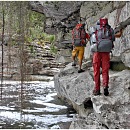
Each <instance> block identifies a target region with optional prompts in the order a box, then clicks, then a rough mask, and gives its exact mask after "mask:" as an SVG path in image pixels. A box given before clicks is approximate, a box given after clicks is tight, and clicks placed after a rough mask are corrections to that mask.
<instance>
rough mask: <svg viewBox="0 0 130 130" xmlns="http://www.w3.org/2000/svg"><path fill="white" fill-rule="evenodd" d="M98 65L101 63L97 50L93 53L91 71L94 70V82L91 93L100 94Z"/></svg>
mask: <svg viewBox="0 0 130 130" xmlns="http://www.w3.org/2000/svg"><path fill="white" fill-rule="evenodd" d="M100 65H101V56H100V53H99V52H96V53H94V54H93V71H94V82H95V87H94V91H93V94H94V95H99V94H100Z"/></svg>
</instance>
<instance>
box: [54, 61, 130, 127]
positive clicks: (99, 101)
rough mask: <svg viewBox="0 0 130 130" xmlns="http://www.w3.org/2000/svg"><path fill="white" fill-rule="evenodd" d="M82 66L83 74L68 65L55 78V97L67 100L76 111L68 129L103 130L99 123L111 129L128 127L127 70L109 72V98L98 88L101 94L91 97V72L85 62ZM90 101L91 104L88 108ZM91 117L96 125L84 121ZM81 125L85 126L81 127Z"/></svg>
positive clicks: (129, 80) (129, 72)
mask: <svg viewBox="0 0 130 130" xmlns="http://www.w3.org/2000/svg"><path fill="white" fill-rule="evenodd" d="M83 66H84V67H83V68H84V69H86V71H85V72H84V73H80V74H79V73H77V69H78V68H77V67H72V66H71V64H68V65H67V67H65V68H64V69H63V70H61V72H60V73H59V74H57V75H55V77H54V83H55V88H56V91H57V93H58V95H59V96H60V97H62V98H63V97H64V98H66V99H68V100H69V102H71V104H72V105H73V107H74V108H75V109H76V110H77V112H78V116H79V117H75V120H74V121H73V123H72V124H71V128H74V129H77V128H89V129H90V128H91V127H92V128H103V127H98V126H99V124H103V125H104V126H105V127H106V128H110V129H116V128H121V129H122V128H124V129H126V128H130V121H129V117H130V111H129V110H130V90H128V87H130V70H123V71H120V72H117V71H110V83H109V92H110V95H109V96H107V97H106V96H104V94H103V87H102V86H101V93H102V94H101V95H100V96H94V95H93V94H92V90H93V88H94V81H93V69H92V68H91V67H88V63H84V64H83ZM101 82H102V80H101ZM90 102H92V106H91V109H90V104H91V103H90ZM92 115H93V116H92ZM90 117H91V118H92V119H93V120H95V117H96V120H98V122H97V121H93V122H92V121H90V122H87V121H88V120H89V118H90ZM82 118H83V120H82ZM92 119H91V120H92ZM77 120H78V121H77ZM83 122H84V126H82V124H83ZM85 122H86V123H85ZM85 124H86V125H85ZM97 124H98V125H97ZM81 126H82V127H81Z"/></svg>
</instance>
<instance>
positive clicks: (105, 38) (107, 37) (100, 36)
mask: <svg viewBox="0 0 130 130" xmlns="http://www.w3.org/2000/svg"><path fill="white" fill-rule="evenodd" d="M95 37H96V41H97V42H96V43H97V50H98V52H110V51H111V50H112V48H113V41H114V31H113V29H112V28H111V27H110V25H108V19H107V18H104V19H103V18H101V19H100V25H97V27H96V31H95Z"/></svg>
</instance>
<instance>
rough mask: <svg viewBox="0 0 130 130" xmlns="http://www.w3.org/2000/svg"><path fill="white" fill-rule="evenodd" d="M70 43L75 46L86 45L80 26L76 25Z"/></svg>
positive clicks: (82, 29)
mask: <svg viewBox="0 0 130 130" xmlns="http://www.w3.org/2000/svg"><path fill="white" fill-rule="evenodd" d="M72 41H73V42H72V43H73V44H74V45H75V46H84V45H86V32H85V29H84V26H83V25H82V24H77V25H76V27H75V28H74V29H73V30H72Z"/></svg>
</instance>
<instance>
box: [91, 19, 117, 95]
mask: <svg viewBox="0 0 130 130" xmlns="http://www.w3.org/2000/svg"><path fill="white" fill-rule="evenodd" d="M98 24H100V25H98V26H97V29H96V33H95V37H96V40H97V41H96V44H97V45H98V48H97V51H96V52H93V71H94V82H95V87H94V90H93V94H94V95H95V96H96V95H100V85H101V81H100V68H102V79H103V87H104V95H105V96H108V95H109V91H108V88H109V87H108V84H109V67H110V52H111V49H112V48H113V41H115V36H114V30H113V29H112V28H111V26H110V25H109V24H108V19H107V18H102V19H100V23H98ZM103 29H104V30H105V31H106V30H108V32H110V33H104V34H103V32H104V31H102V30H103Z"/></svg>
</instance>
